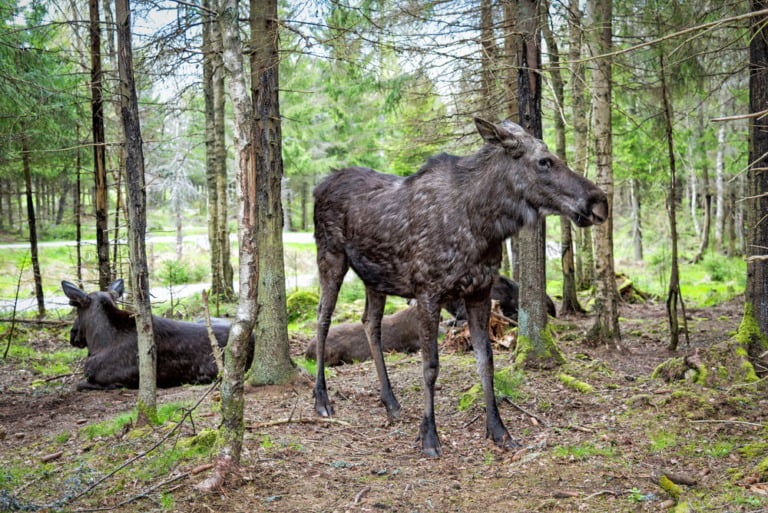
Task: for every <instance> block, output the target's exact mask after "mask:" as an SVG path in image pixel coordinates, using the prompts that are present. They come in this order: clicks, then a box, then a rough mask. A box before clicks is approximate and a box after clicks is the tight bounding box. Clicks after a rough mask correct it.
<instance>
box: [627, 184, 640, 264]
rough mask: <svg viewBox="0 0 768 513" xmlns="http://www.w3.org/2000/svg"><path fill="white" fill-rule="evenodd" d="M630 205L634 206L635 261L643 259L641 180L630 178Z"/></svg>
mask: <svg viewBox="0 0 768 513" xmlns="http://www.w3.org/2000/svg"><path fill="white" fill-rule="evenodd" d="M629 196H630V206H631V208H632V247H633V248H634V255H635V262H642V261H643V223H642V216H641V208H640V206H641V204H642V202H641V201H640V180H638V179H637V178H630V179H629Z"/></svg>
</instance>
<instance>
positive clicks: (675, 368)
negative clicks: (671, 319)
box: [651, 340, 759, 388]
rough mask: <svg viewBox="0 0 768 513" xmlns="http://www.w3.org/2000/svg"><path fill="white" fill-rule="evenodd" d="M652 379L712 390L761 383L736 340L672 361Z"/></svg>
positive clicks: (658, 368)
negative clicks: (680, 382)
mask: <svg viewBox="0 0 768 513" xmlns="http://www.w3.org/2000/svg"><path fill="white" fill-rule="evenodd" d="M651 377H652V378H658V379H662V380H664V381H666V382H667V383H671V382H673V381H682V380H685V381H689V382H691V383H696V384H698V385H701V386H705V387H710V388H729V387H732V386H733V385H735V384H739V383H754V382H756V381H759V378H758V377H757V375H756V374H755V368H754V366H753V365H752V362H751V361H750V359H749V355H748V354H747V351H746V350H745V349H744V348H743V347H742V346H741V345H740V344H739V343H738V342H737V341H735V340H731V341H728V342H723V343H720V344H717V345H715V346H712V347H706V348H699V349H696V351H695V352H694V353H693V354H692V355H688V356H680V357H676V358H671V359H669V360H667V361H666V362H664V363H662V364H661V365H659V366H658V367H656V370H654V371H653V374H651Z"/></svg>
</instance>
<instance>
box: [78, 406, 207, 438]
mask: <svg viewBox="0 0 768 513" xmlns="http://www.w3.org/2000/svg"><path fill="white" fill-rule="evenodd" d="M190 406H192V402H190V401H181V402H171V403H165V404H160V405H158V407H157V419H158V423H159V424H165V423H166V422H169V421H171V422H178V421H180V420H181V418H182V416H183V415H184V412H185V411H186V410H187V409H189V407H190ZM135 421H136V409H135V408H134V409H133V410H131V411H128V412H124V413H121V414H119V415H117V416H116V417H115V418H113V419H111V420H105V421H103V422H99V423H97V424H90V425H88V426H85V427H83V428H81V429H80V433H81V434H82V435H83V436H84V437H85V438H87V439H94V438H97V437H101V438H106V437H110V436H113V435H115V434H116V433H119V432H120V431H122V430H123V428H124V427H125V425H126V424H131V423H133V422H135Z"/></svg>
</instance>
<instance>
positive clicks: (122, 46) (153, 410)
mask: <svg viewBox="0 0 768 513" xmlns="http://www.w3.org/2000/svg"><path fill="white" fill-rule="evenodd" d="M129 2H130V0H117V1H116V3H115V15H116V21H117V42H118V45H117V46H118V69H119V75H120V90H121V93H122V94H121V95H120V98H121V108H120V111H121V117H122V122H123V128H124V133H125V174H126V179H127V181H128V197H129V207H128V224H129V230H130V234H129V236H128V245H129V252H130V259H131V286H132V288H133V303H134V309H135V313H136V316H135V319H136V331H137V334H138V348H139V393H138V398H137V409H138V419H137V424H138V425H140V426H141V425H144V424H147V423H154V422H156V421H157V397H156V389H157V378H156V374H157V362H156V355H157V352H156V350H155V339H154V332H153V326H152V305H151V303H150V300H149V270H148V268H147V251H146V228H147V195H146V188H145V182H144V150H143V143H142V139H141V126H140V122H139V102H138V98H137V96H136V85H135V82H134V78H133V50H132V47H131V16H130V12H131V11H130V5H129Z"/></svg>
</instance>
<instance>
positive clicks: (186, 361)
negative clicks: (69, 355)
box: [61, 280, 253, 390]
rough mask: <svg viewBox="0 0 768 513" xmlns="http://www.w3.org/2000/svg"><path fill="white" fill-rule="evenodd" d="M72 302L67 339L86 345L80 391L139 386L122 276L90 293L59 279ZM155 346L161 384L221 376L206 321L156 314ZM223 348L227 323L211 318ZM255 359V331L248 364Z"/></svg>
mask: <svg viewBox="0 0 768 513" xmlns="http://www.w3.org/2000/svg"><path fill="white" fill-rule="evenodd" d="M61 288H62V289H63V290H64V294H66V296H67V297H68V298H69V304H71V305H72V306H74V307H76V308H77V318H76V319H75V323H74V324H73V325H72V330H71V331H70V336H69V342H70V343H71V344H72V345H73V346H75V347H88V357H87V358H86V360H85V369H84V370H85V380H84V381H81V382H80V383H78V385H77V389H78V390H100V389H109V388H121V387H125V388H138V386H139V349H138V339H137V333H136V320H135V319H134V314H133V313H132V312H129V311H126V310H121V309H120V308H118V307H117V305H116V304H115V300H116V299H117V298H119V297H120V296H122V294H123V290H124V285H123V280H117V281H114V282H112V283H111V284H110V285H109V287H108V289H107V290H106V291H104V292H92V293H90V294H86V293H85V292H84V291H82V290H80V289H79V288H78V287H76V286H75V285H73V284H72V283H69V282H68V281H62V282H61ZM152 324H153V330H154V334H155V347H156V351H157V386H158V387H161V388H167V387H175V386H179V385H184V384H188V383H189V384H195V383H210V382H211V381H213V380H214V379H215V378H216V376H217V375H218V366H217V365H216V361H215V360H214V357H213V352H212V350H211V343H210V340H209V338H208V331H207V329H206V327H205V324H202V323H194V322H184V321H174V320H172V319H166V318H164V317H157V316H156V315H153V316H152ZM212 327H213V332H214V335H215V336H216V340H217V342H218V344H219V347H224V346H226V345H227V337H228V336H229V324H228V323H226V322H225V321H221V320H217V321H214V322H212ZM252 360H253V336H251V343H250V346H249V355H248V364H247V366H248V367H250V365H251V361H252Z"/></svg>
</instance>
